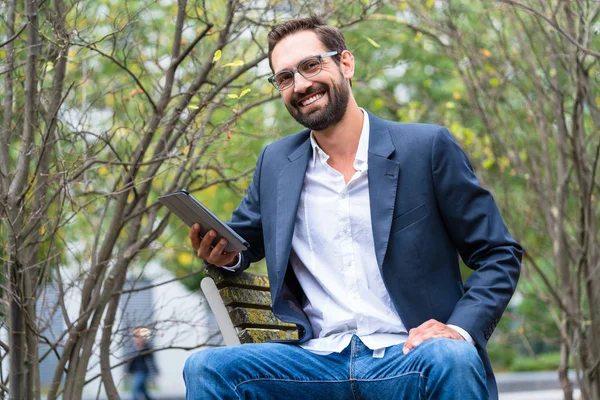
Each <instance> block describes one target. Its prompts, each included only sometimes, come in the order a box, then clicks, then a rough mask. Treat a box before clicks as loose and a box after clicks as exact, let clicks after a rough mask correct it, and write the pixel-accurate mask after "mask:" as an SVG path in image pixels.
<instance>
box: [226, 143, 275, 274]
mask: <svg viewBox="0 0 600 400" xmlns="http://www.w3.org/2000/svg"><path fill="white" fill-rule="evenodd" d="M267 148H268V146H267V147H265V148H264V149H263V151H262V152H261V153H260V155H259V157H258V161H257V162H256V169H255V171H254V176H253V177H252V182H251V183H250V186H249V187H248V192H247V193H246V196H244V198H243V199H242V201H241V202H240V205H239V206H238V208H236V209H235V210H234V212H233V215H232V217H231V220H229V221H228V222H227V224H228V225H229V226H230V227H231V228H232V229H233V230H234V231H236V232H237V233H238V234H239V235H240V236H242V237H243V238H244V239H246V241H247V242H248V243H249V244H250V247H249V248H248V250H246V251H244V252H242V253H241V254H240V267H239V268H238V269H236V271H235V272H241V271H243V270H245V269H246V268H248V266H249V265H250V264H251V263H253V262H256V261H259V260H261V259H263V258H264V256H265V254H264V252H265V250H264V241H263V230H262V216H261V208H260V178H261V172H262V166H263V159H264V156H265V152H266V151H267Z"/></svg>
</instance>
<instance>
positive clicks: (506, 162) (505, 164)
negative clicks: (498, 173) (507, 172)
mask: <svg viewBox="0 0 600 400" xmlns="http://www.w3.org/2000/svg"><path fill="white" fill-rule="evenodd" d="M498 165H499V166H500V169H501V170H502V171H504V169H505V168H508V166H509V165H510V160H509V159H508V158H506V157H500V158H499V159H498Z"/></svg>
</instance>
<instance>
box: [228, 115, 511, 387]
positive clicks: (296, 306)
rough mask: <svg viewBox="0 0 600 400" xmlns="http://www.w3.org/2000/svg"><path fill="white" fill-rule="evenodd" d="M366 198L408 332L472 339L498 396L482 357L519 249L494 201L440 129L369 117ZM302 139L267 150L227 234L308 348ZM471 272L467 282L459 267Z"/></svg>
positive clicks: (307, 148) (305, 134) (305, 143)
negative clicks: (301, 244) (299, 232)
mask: <svg viewBox="0 0 600 400" xmlns="http://www.w3.org/2000/svg"><path fill="white" fill-rule="evenodd" d="M369 122H370V137H369V159H368V166H369V168H368V177H369V197H370V202H371V223H372V229H373V239H374V242H375V253H376V256H377V264H378V265H379V270H380V272H381V276H382V277H383V281H384V283H385V286H386V288H387V290H388V292H389V294H390V297H391V299H392V301H393V303H394V306H395V308H396V311H397V312H398V314H399V315H400V317H401V318H402V322H403V323H404V325H405V326H406V328H407V329H409V330H410V329H412V328H414V327H417V326H419V325H420V324H422V323H423V322H425V321H427V320H429V319H432V318H433V319H436V320H438V321H440V322H443V323H447V324H454V325H457V326H460V327H461V328H463V329H465V330H466V331H467V332H469V334H470V335H471V336H472V337H473V340H474V341H475V343H476V346H477V349H478V351H479V355H480V356H481V358H482V360H483V362H484V364H485V368H486V372H487V382H488V390H489V391H490V396H491V398H492V399H495V398H497V396H498V395H497V387H496V382H495V379H494V375H493V372H492V368H491V365H490V362H489V360H488V357H487V354H486V352H485V347H486V344H487V341H488V339H489V338H490V336H491V334H492V332H493V331H494V328H495V327H496V325H497V324H498V321H499V320H500V317H501V315H502V313H503V312H504V309H505V308H506V306H507V304H508V301H509V300H510V298H511V296H512V294H513V292H514V291H515V287H516V285H517V280H518V277H519V273H520V263H521V256H522V249H521V247H520V245H519V244H518V243H517V242H516V241H515V240H514V239H513V238H512V237H511V235H510V233H509V232H508V229H507V228H506V226H505V224H504V222H503V221H502V217H501V216H500V212H499V210H498V207H497V206H496V203H495V202H494V199H493V198H492V195H491V194H490V192H489V191H487V190H486V189H484V188H482V187H481V186H480V185H479V181H478V180H477V178H476V177H475V175H474V173H473V169H472V167H471V164H470V162H469V160H468V158H467V156H466V154H465V153H464V152H463V151H462V150H461V149H460V147H459V146H458V145H457V143H456V142H455V141H454V139H453V138H452V136H451V135H450V133H449V132H448V131H447V130H446V129H445V128H443V127H440V126H436V125H427V124H404V123H395V122H390V121H384V120H382V119H379V118H377V117H375V116H373V115H372V114H369ZM309 135H310V131H309V130H305V131H302V132H299V133H297V134H294V135H291V136H288V137H285V138H283V139H281V140H278V141H276V142H274V143H272V144H270V145H268V146H267V147H266V148H265V149H264V150H263V151H262V153H261V154H260V156H259V158H258V162H257V165H256V171H255V173H254V178H253V181H252V183H251V184H250V187H249V188H248V193H247V195H246V196H245V197H244V199H243V200H242V202H241V203H240V206H239V207H238V208H237V209H236V210H235V211H234V213H233V216H232V219H231V221H230V222H229V224H230V226H231V227H232V228H233V229H234V230H235V231H236V232H238V233H239V234H240V235H241V236H242V237H244V238H245V239H246V240H247V241H248V242H249V243H250V248H249V249H248V250H247V251H245V252H244V253H242V258H241V260H242V261H241V262H242V270H243V269H245V268H246V267H247V266H248V265H249V264H250V263H251V262H255V261H258V260H260V259H262V258H263V257H264V258H266V262H267V270H268V274H269V280H270V282H271V298H272V302H273V312H274V313H275V315H276V316H277V317H279V318H280V319H281V320H283V321H287V322H292V323H296V324H298V326H299V331H300V339H299V340H298V343H302V342H305V341H307V340H309V339H311V338H312V328H311V325H310V323H309V321H308V318H307V316H306V315H305V314H304V312H303V310H302V306H303V301H304V294H303V292H302V289H301V288H300V286H299V284H298V281H297V279H296V278H295V275H294V273H293V270H292V268H291V267H289V265H290V264H289V256H290V250H291V244H292V236H293V233H294V223H295V220H296V210H297V208H298V202H299V199H300V193H301V190H302V185H303V182H304V175H305V172H306V168H307V165H308V161H309V160H310V159H311V157H312V147H311V145H310V139H309ZM459 255H460V257H461V258H462V260H463V261H464V263H465V264H466V265H467V266H468V267H469V268H471V269H472V270H473V273H472V274H471V275H470V276H469V278H468V279H467V280H466V282H464V283H463V281H462V279H461V275H460V268H459V259H458V256H459Z"/></svg>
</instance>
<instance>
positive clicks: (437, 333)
mask: <svg viewBox="0 0 600 400" xmlns="http://www.w3.org/2000/svg"><path fill="white" fill-rule="evenodd" d="M433 338H447V339H455V340H465V338H463V337H462V336H461V334H460V333H458V332H457V331H455V330H454V329H452V328H450V327H449V326H448V325H446V324H443V323H441V322H439V321H436V320H435V319H430V320H429V321H427V322H423V323H422V324H421V325H419V326H417V327H416V328H413V329H411V330H410V331H409V332H408V339H407V340H406V342H405V343H404V348H403V349H402V352H403V353H404V354H407V353H408V352H409V351H411V350H412V349H414V348H415V347H417V346H418V345H420V344H421V343H423V342H424V341H426V340H429V339H433Z"/></svg>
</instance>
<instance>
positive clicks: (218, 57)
mask: <svg viewBox="0 0 600 400" xmlns="http://www.w3.org/2000/svg"><path fill="white" fill-rule="evenodd" d="M221 54H223V53H222V52H221V50H217V51H215V55H214V56H213V62H217V61H219V60H220V59H221Z"/></svg>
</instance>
